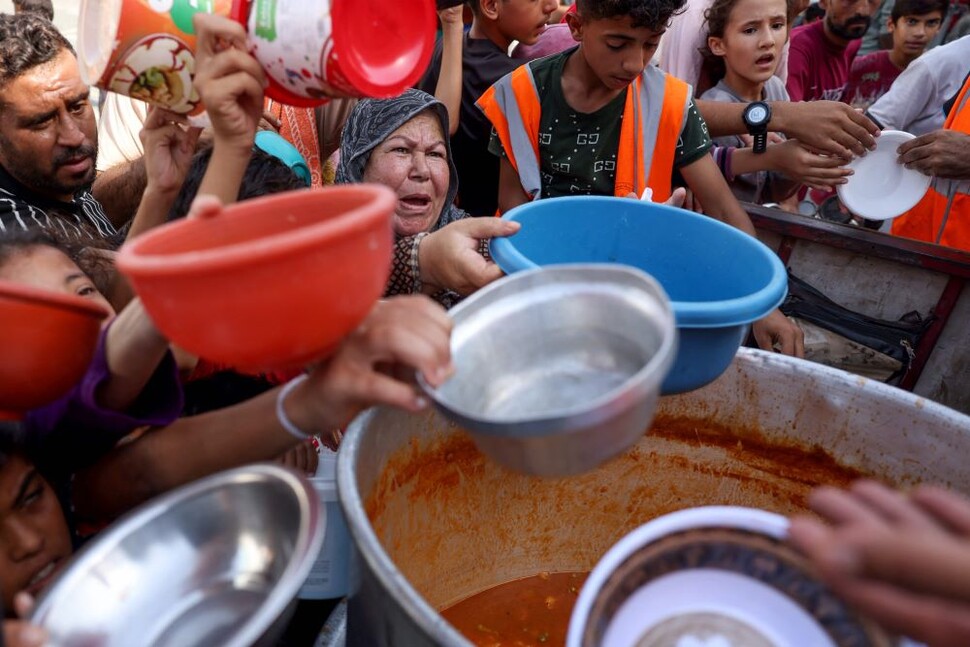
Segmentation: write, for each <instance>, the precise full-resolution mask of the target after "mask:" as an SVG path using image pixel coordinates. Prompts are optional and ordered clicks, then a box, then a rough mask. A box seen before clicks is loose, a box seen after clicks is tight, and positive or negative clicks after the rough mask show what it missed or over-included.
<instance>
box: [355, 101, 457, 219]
mask: <svg viewBox="0 0 970 647" xmlns="http://www.w3.org/2000/svg"><path fill="white" fill-rule="evenodd" d="M450 180H451V174H450V167H449V166H448V152H447V148H446V147H445V136H444V133H443V132H442V130H441V122H440V121H439V120H438V117H437V116H436V115H435V114H434V113H433V112H422V113H420V114H419V115H417V116H415V117H414V118H412V119H411V120H410V121H408V122H407V123H406V124H404V125H403V126H401V127H400V128H398V129H397V130H395V131H394V132H393V133H391V135H390V136H389V137H388V138H387V139H385V140H384V141H383V142H381V143H380V144H379V145H378V146H377V148H375V149H374V150H373V152H372V153H371V156H370V159H369V160H368V161H367V167H366V168H365V169H364V181H365V182H375V183H377V184H383V185H384V186H387V187H390V188H391V190H393V191H394V192H395V193H396V194H397V209H396V210H395V212H394V233H395V234H397V235H398V236H413V235H414V234H418V233H420V232H422V231H428V230H429V229H431V227H432V226H433V225H434V223H435V222H437V220H438V216H440V215H441V209H442V207H443V206H444V203H445V200H446V199H447V198H448V186H449V183H450Z"/></svg>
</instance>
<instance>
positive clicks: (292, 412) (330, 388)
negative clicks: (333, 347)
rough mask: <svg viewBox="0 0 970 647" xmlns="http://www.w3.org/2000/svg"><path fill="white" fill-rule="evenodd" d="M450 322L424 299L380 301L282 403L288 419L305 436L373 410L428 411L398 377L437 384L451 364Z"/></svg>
mask: <svg viewBox="0 0 970 647" xmlns="http://www.w3.org/2000/svg"><path fill="white" fill-rule="evenodd" d="M451 328H452V322H451V319H450V318H449V317H448V315H447V313H445V311H444V309H443V308H442V307H441V306H439V305H438V304H436V303H435V302H433V301H432V300H431V299H429V298H428V297H425V296H407V297H394V298H392V299H388V300H387V301H380V302H378V304H377V305H376V306H374V309H373V310H372V311H371V313H370V314H369V315H368V316H367V318H366V319H365V320H364V322H363V323H362V324H361V325H360V326H358V327H357V329H356V330H355V331H354V332H352V333H351V334H350V335H349V336H348V337H347V338H346V339H345V340H344V342H343V343H342V344H341V345H340V348H339V349H337V351H336V352H335V353H334V354H333V355H332V356H331V357H330V358H329V359H327V360H326V361H325V362H323V363H321V364H320V365H318V366H317V367H316V368H314V369H313V370H312V371H311V373H310V375H309V379H307V380H306V381H305V382H303V383H302V384H300V385H298V386H297V387H296V388H295V389H294V390H293V393H292V394H291V395H290V397H289V398H288V399H287V414H288V416H289V417H290V419H291V420H293V422H294V423H295V424H296V425H297V427H299V428H300V429H302V430H303V431H304V432H306V433H312V434H317V435H321V434H326V433H329V432H330V431H332V430H333V429H339V428H343V427H345V426H346V425H347V424H348V423H349V422H350V421H351V420H352V419H353V418H354V416H356V415H357V414H358V413H360V412H361V411H363V410H364V409H367V408H368V407H372V406H375V405H381V404H383V405H390V406H395V407H398V408H401V409H404V410H406V411H412V412H415V411H420V410H422V409H424V408H425V407H427V402H426V401H425V399H424V398H423V397H421V396H420V395H419V394H418V392H417V390H416V388H415V385H414V384H413V383H411V382H410V381H409V380H406V379H403V378H402V376H405V375H407V376H413V375H414V372H415V371H418V372H420V373H421V374H422V375H423V376H424V378H425V380H427V382H428V383H429V384H431V385H432V386H439V385H441V384H442V383H443V382H444V381H445V380H446V379H448V377H450V376H451V373H452V372H453V371H454V367H453V366H452V364H451Z"/></svg>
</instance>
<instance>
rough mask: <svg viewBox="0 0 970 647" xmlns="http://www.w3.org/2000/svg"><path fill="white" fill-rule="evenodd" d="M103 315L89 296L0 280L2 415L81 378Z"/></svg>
mask: <svg viewBox="0 0 970 647" xmlns="http://www.w3.org/2000/svg"><path fill="white" fill-rule="evenodd" d="M107 315H108V313H107V312H105V310H104V309H103V308H101V307H100V306H97V305H95V304H94V303H91V302H90V301H88V300H87V299H81V298H80V297H74V296H70V295H66V294H56V293H53V292H46V291H44V290H38V289H36V288H32V287H29V286H26V285H21V284H19V283H11V282H9V281H0V338H2V339H3V356H2V358H0V420H11V419H18V418H20V417H22V416H23V414H24V413H26V412H27V411H29V410H31V409H35V408H37V407H40V406H43V405H45V404H49V403H50V402H53V401H54V400H56V399H57V398H59V397H61V396H62V395H64V394H65V393H67V392H68V391H69V390H70V389H71V387H73V386H74V385H75V384H77V383H78V382H80V381H81V378H82V377H83V376H84V372H85V371H86V370H87V368H88V364H90V362H91V356H92V355H93V353H94V347H95V345H96V344H97V342H98V332H99V331H100V330H101V322H102V321H103V320H104V318H105V317H106V316H107Z"/></svg>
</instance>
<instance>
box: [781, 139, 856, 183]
mask: <svg viewBox="0 0 970 647" xmlns="http://www.w3.org/2000/svg"><path fill="white" fill-rule="evenodd" d="M768 154H769V155H771V157H772V164H773V166H774V167H775V168H776V169H778V170H779V171H781V172H782V173H784V174H785V175H786V176H787V177H789V178H791V179H792V180H795V181H797V182H800V183H801V184H805V185H807V186H809V187H811V188H813V189H823V190H824V189H830V188H832V187H834V186H837V185H839V184H845V183H846V182H848V181H849V180H848V177H849V176H850V175H852V174H853V173H854V171H853V170H852V169H850V168H846V166H845V160H843V159H842V158H841V157H837V156H834V155H821V154H819V153H817V152H815V151H812V150H809V149H808V148H806V147H805V146H804V145H803V144H802V143H801V142H799V141H798V140H797V139H789V140H786V141H784V142H781V143H778V144H774V145H772V146H769V147H768Z"/></svg>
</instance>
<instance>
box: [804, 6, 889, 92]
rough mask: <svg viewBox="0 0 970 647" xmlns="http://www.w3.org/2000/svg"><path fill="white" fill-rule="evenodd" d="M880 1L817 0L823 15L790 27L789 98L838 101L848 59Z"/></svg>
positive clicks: (857, 45)
mask: <svg viewBox="0 0 970 647" xmlns="http://www.w3.org/2000/svg"><path fill="white" fill-rule="evenodd" d="M881 2H882V0H819V5H820V6H821V7H822V8H823V9H825V17H824V18H823V19H822V20H819V21H818V22H815V23H812V24H810V25H804V26H802V27H798V28H796V29H794V30H792V33H791V48H790V51H789V54H788V83H787V87H788V94H789V95H790V96H791V100H792V101H815V100H818V99H825V100H830V101H839V100H840V99H841V98H842V93H843V91H844V89H845V84H846V81H847V80H848V78H849V69H850V68H851V66H852V60H853V59H854V58H855V55H856V53H857V52H858V51H859V46H860V44H861V42H862V41H861V40H860V39H861V38H862V37H863V36H864V35H865V33H866V30H867V29H869V24H870V23H871V22H872V16H873V15H875V13H876V12H877V11H878V10H879V5H880V4H881Z"/></svg>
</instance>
